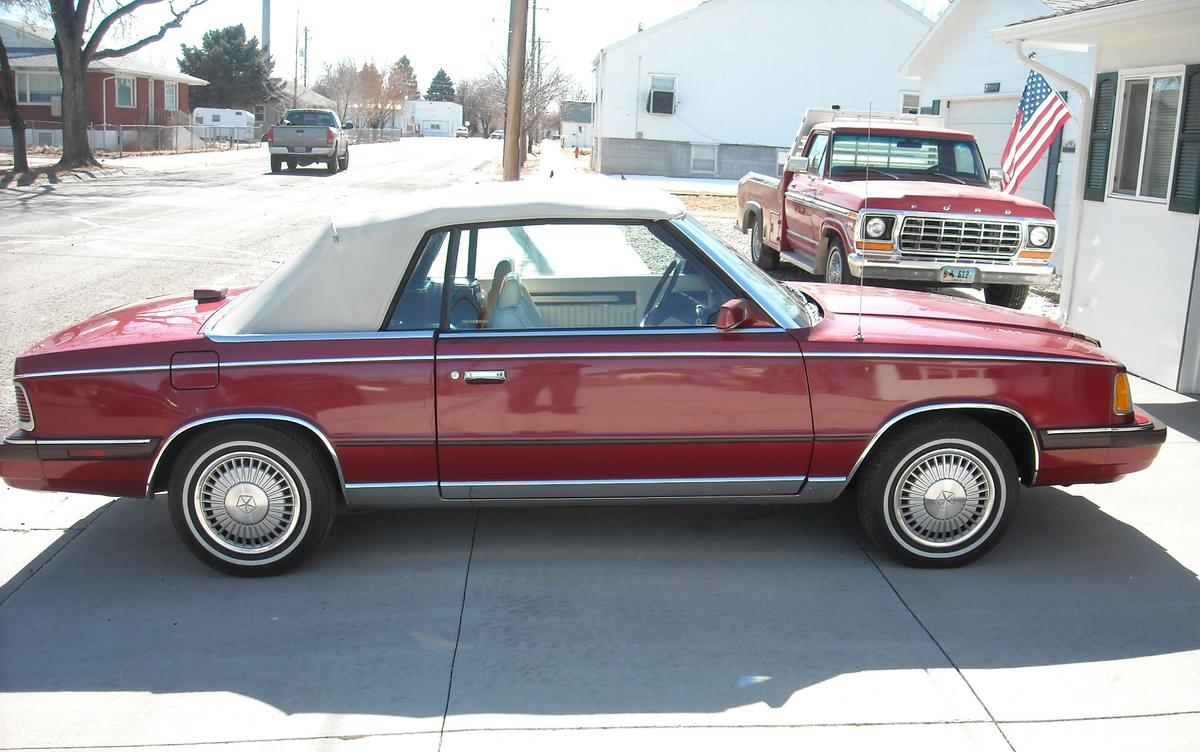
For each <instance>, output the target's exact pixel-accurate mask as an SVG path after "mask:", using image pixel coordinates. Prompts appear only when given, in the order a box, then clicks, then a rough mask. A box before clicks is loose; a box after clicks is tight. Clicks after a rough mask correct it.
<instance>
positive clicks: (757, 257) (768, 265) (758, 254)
mask: <svg viewBox="0 0 1200 752" xmlns="http://www.w3.org/2000/svg"><path fill="white" fill-rule="evenodd" d="M750 259H751V260H752V261H754V265H755V266H757V267H758V268H759V269H766V270H767V271H771V270H772V269H778V268H779V251H777V250H775V249H774V248H768V247H767V246H766V245H763V226H762V217H759V216H758V215H757V214H755V215H754V224H752V225H750Z"/></svg>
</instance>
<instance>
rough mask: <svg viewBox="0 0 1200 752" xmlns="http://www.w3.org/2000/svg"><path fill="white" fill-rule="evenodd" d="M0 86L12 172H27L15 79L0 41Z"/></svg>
mask: <svg viewBox="0 0 1200 752" xmlns="http://www.w3.org/2000/svg"><path fill="white" fill-rule="evenodd" d="M0 86H3V87H4V97H3V98H4V110H5V112H7V113H8V127H9V128H10V129H11V130H12V142H13V172H28V171H29V157H28V155H27V154H26V149H25V118H23V117H21V111H20V109H19V108H18V107H17V77H16V75H15V74H14V73H13V69H12V66H10V65H9V63H8V49H7V48H5V46H4V40H2V39H0Z"/></svg>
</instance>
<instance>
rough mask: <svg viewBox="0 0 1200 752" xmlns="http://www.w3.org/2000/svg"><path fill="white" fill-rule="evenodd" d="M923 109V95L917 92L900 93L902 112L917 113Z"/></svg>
mask: <svg viewBox="0 0 1200 752" xmlns="http://www.w3.org/2000/svg"><path fill="white" fill-rule="evenodd" d="M920 109H921V94H920V92H916V91H902V92H900V112H905V113H915V112H918V111H919V110H920Z"/></svg>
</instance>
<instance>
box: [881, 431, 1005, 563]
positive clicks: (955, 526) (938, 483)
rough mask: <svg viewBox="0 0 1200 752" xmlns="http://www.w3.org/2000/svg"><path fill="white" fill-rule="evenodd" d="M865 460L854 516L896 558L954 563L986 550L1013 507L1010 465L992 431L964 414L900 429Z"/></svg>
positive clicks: (976, 555) (1003, 528) (973, 556)
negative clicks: (856, 509) (856, 516)
mask: <svg viewBox="0 0 1200 752" xmlns="http://www.w3.org/2000/svg"><path fill="white" fill-rule="evenodd" d="M885 441H886V445H885V446H884V447H883V448H882V449H881V450H877V451H876V452H875V453H874V454H873V455H872V456H871V457H870V458H869V459H868V462H867V465H866V467H867V469H866V470H865V471H864V472H863V474H862V477H861V478H860V483H859V489H858V515H859V519H860V520H861V521H862V525H863V529H864V530H865V531H866V533H867V535H868V536H869V537H870V538H871V540H872V541H874V543H875V545H877V546H879V548H881V549H883V550H884V551H885V552H887V553H888V554H890V555H891V556H892V557H893V558H895V559H898V560H899V561H901V562H904V563H907V564H912V565H915V566H920V567H956V566H961V565H962V564H966V563H967V562H969V561H973V560H974V559H977V558H979V557H980V556H982V555H983V554H985V553H987V551H989V550H990V549H991V548H992V547H993V546H994V545H996V543H997V542H998V541H999V540H1000V538H1001V536H1002V535H1003V534H1004V531H1005V529H1006V528H1007V527H1008V525H1009V523H1010V522H1011V521H1012V518H1013V514H1014V512H1015V510H1016V506H1017V497H1018V490H1017V489H1018V481H1017V467H1016V462H1015V461H1014V460H1013V457H1012V452H1011V451H1010V450H1009V448H1008V447H1007V446H1006V445H1005V444H1004V442H1003V441H1001V440H1000V438H999V437H998V436H996V434H995V433H993V432H992V431H991V430H989V429H988V428H987V427H986V426H984V425H983V424H981V423H979V422H978V421H975V420H972V419H970V418H965V417H952V418H950V417H948V418H932V419H927V420H923V421H921V422H919V423H914V424H911V425H909V426H906V427H904V428H901V429H900V430H899V431H897V432H896V433H895V434H893V435H889V436H887V437H886V438H885Z"/></svg>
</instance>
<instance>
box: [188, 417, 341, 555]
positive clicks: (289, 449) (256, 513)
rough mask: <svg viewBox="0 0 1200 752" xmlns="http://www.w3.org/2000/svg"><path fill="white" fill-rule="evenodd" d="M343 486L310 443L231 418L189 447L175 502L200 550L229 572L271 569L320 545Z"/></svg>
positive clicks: (193, 545) (190, 544)
mask: <svg viewBox="0 0 1200 752" xmlns="http://www.w3.org/2000/svg"><path fill="white" fill-rule="evenodd" d="M338 492H339V491H338V486H337V482H336V480H335V479H334V478H333V477H331V474H330V471H329V469H328V467H327V465H326V463H324V462H322V461H321V459H320V458H319V457H318V456H317V455H315V454H314V453H313V451H312V450H311V449H310V448H309V447H308V446H307V445H306V444H304V443H302V442H301V441H299V440H297V439H296V438H294V437H292V436H291V435H290V434H288V433H286V432H284V431H280V430H277V429H274V428H269V427H267V426H262V425H254V424H231V425H225V426H221V427H219V428H215V429H212V430H210V431H206V432H205V433H203V434H201V435H200V436H199V437H197V438H196V439H194V440H193V441H191V442H190V443H189V444H188V445H187V447H185V448H184V450H183V452H182V453H181V454H180V456H179V459H178V461H177V462H176V463H175V465H174V467H173V470H172V473H171V480H170V484H169V486H168V497H167V502H168V506H169V508H170V512H171V522H172V523H173V524H174V526H175V530H176V532H177V533H179V536H180V538H182V539H183V542H184V544H186V545H187V547H188V550H190V551H191V552H192V554H194V555H195V556H196V558H198V559H200V561H202V562H204V563H205V564H207V565H209V566H210V567H212V568H213V569H216V570H218V571H221V572H225V573H227V574H232V575H237V576H240V577H263V576H269V575H275V574H281V573H283V572H286V571H288V570H290V569H293V568H294V567H296V566H297V565H299V564H300V563H301V562H303V561H304V560H305V559H307V558H308V557H309V556H311V555H312V554H313V552H315V551H316V550H317V548H319V547H320V545H321V543H322V542H323V541H324V540H325V536H326V535H327V534H328V533H329V528H330V526H331V525H332V524H333V513H334V509H335V508H336V500H337V494H338Z"/></svg>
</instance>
